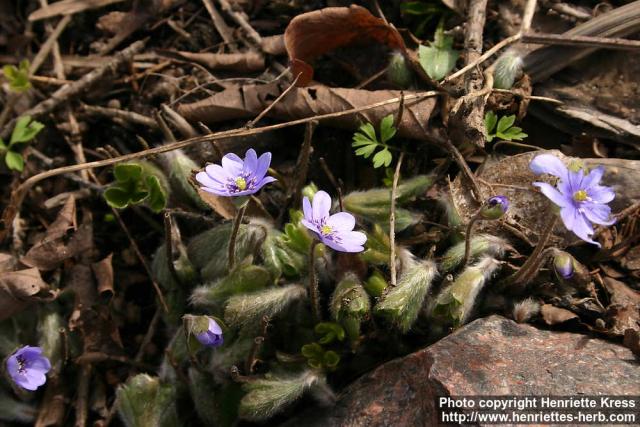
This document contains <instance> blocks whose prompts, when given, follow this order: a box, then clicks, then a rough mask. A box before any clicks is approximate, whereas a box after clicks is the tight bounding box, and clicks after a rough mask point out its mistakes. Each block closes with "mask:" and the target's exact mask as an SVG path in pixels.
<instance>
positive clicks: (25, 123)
mask: <svg viewBox="0 0 640 427" xmlns="http://www.w3.org/2000/svg"><path fill="white" fill-rule="evenodd" d="M42 129H44V125H43V124H42V123H40V122H38V121H35V120H33V121H32V120H31V117H30V116H22V117H20V118H19V119H18V121H17V122H16V126H15V127H14V128H13V132H12V133H11V140H10V141H9V145H13V144H18V143H21V142H28V141H31V140H32V139H33V138H35V137H36V135H37V134H38V133H40V131H41V130H42Z"/></svg>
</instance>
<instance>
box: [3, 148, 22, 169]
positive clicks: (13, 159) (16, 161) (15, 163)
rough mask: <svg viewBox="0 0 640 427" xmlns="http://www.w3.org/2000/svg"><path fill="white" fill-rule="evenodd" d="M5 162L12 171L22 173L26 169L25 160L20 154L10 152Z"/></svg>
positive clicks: (6, 155)
mask: <svg viewBox="0 0 640 427" xmlns="http://www.w3.org/2000/svg"><path fill="white" fill-rule="evenodd" d="M4 161H5V163H6V164H7V167H8V168H9V169H11V170H15V171H19V172H22V170H23V169H24V159H23V158H22V155H21V154H20V153H16V152H15V151H11V150H8V151H7V153H6V154H5V157H4Z"/></svg>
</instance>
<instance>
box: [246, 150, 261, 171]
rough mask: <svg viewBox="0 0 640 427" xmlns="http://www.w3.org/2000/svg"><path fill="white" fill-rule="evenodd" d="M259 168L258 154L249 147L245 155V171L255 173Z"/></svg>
mask: <svg viewBox="0 0 640 427" xmlns="http://www.w3.org/2000/svg"><path fill="white" fill-rule="evenodd" d="M257 169H258V155H257V154H256V150H254V149H253V148H249V149H248V150H247V154H245V156H244V172H251V173H252V174H255V172H256V170H257Z"/></svg>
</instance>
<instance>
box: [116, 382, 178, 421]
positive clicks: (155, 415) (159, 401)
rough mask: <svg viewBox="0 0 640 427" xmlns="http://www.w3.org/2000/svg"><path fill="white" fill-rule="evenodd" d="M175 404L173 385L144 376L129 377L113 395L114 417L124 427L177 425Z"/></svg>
mask: <svg viewBox="0 0 640 427" xmlns="http://www.w3.org/2000/svg"><path fill="white" fill-rule="evenodd" d="M175 401H176V389H175V386H174V385H171V384H169V383H161V382H160V380H159V379H158V378H155V377H151V376H149V375H147V374H139V375H136V376H135V377H133V378H130V379H129V381H127V382H126V383H125V384H123V385H120V386H119V387H118V390H117V392H116V404H117V408H118V414H119V415H120V418H121V419H122V422H123V423H124V425H126V426H161V427H170V426H177V425H180V423H179V422H178V414H177V412H176V407H175Z"/></svg>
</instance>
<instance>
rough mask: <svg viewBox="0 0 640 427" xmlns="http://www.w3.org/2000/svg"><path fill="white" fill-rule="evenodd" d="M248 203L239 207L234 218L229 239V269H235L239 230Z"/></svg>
mask: <svg viewBox="0 0 640 427" xmlns="http://www.w3.org/2000/svg"><path fill="white" fill-rule="evenodd" d="M247 204H248V203H245V204H243V205H242V206H241V207H240V209H238V212H237V213H236V217H235V218H234V219H233V228H232V230H231V238H230V239H229V253H228V258H229V259H228V263H229V264H228V265H229V271H231V270H233V267H234V265H235V263H236V239H237V238H238V230H240V224H241V223H242V218H243V217H244V211H245V210H246V209H247Z"/></svg>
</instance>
